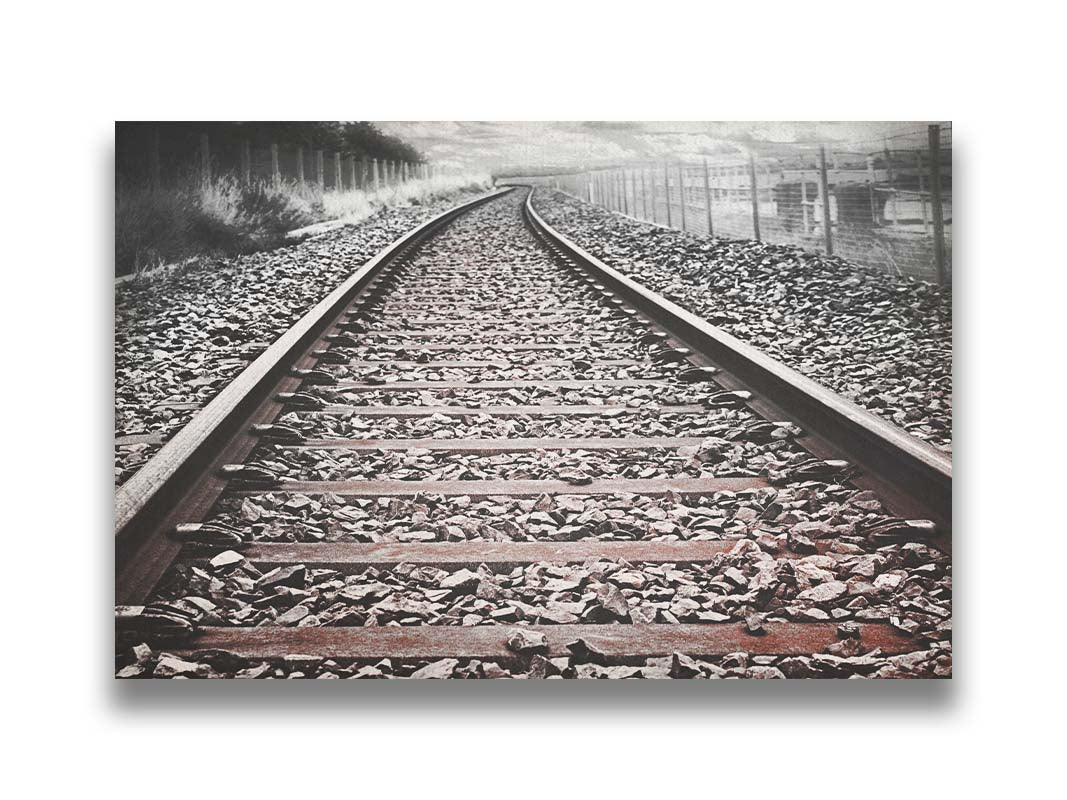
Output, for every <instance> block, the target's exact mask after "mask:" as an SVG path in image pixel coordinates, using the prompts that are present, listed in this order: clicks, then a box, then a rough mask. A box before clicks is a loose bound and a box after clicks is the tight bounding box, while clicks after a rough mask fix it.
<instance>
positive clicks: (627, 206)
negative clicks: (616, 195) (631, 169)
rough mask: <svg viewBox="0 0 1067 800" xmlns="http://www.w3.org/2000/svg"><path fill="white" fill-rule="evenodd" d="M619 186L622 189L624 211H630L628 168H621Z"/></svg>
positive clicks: (625, 212)
mask: <svg viewBox="0 0 1067 800" xmlns="http://www.w3.org/2000/svg"><path fill="white" fill-rule="evenodd" d="M619 188H620V189H622V213H623V214H627V215H628V214H629V213H630V197H629V195H627V194H626V168H625V167H623V168H622V169H620V170H619Z"/></svg>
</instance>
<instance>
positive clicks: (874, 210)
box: [867, 156, 878, 225]
mask: <svg viewBox="0 0 1067 800" xmlns="http://www.w3.org/2000/svg"><path fill="white" fill-rule="evenodd" d="M875 177H877V176H876V175H875V173H874V156H867V194H868V195H870V201H871V224H872V225H877V224H878V200H877V199H876V197H875V192H874V181H875Z"/></svg>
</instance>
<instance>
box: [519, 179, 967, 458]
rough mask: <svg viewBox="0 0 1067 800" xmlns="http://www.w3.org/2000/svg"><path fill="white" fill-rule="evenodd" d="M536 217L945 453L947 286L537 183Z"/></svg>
mask: <svg viewBox="0 0 1067 800" xmlns="http://www.w3.org/2000/svg"><path fill="white" fill-rule="evenodd" d="M534 206H535V208H536V209H537V212H538V213H539V214H540V215H541V216H542V217H543V218H544V219H545V221H546V222H547V223H548V224H550V225H552V226H553V227H554V228H556V230H558V231H559V232H560V233H562V234H564V235H565V236H567V237H568V238H570V239H571V240H572V241H574V242H575V243H576V244H578V245H580V246H581V247H583V248H584V249H586V250H588V251H589V252H590V253H592V254H593V255H594V256H596V257H597V258H600V259H602V260H603V261H604V262H605V263H606V264H608V265H609V266H611V267H614V268H615V269H618V270H619V271H621V272H623V273H625V274H626V275H628V276H630V277H632V278H634V279H635V280H637V281H639V282H640V283H642V284H644V285H645V286H648V287H649V288H650V289H653V290H655V291H657V292H659V293H661V294H662V295H664V296H665V297H667V298H668V299H669V300H672V301H674V302H676V303H678V304H679V305H681V306H683V307H685V308H687V309H688V310H690V311H692V312H693V313H695V314H698V315H700V316H702V317H704V318H705V319H707V320H708V321H709V322H711V323H712V324H714V325H717V326H719V327H721V328H723V329H724V330H726V331H727V332H729V333H731V334H733V335H734V336H737V337H738V338H739V339H741V340H743V341H745V342H748V343H749V344H752V345H753V346H755V347H758V348H760V349H761V350H763V351H764V352H766V353H767V354H768V355H770V356H772V357H774V358H777V359H779V360H780V361H782V362H784V363H785V364H787V365H789V366H790V367H793V368H794V369H796V370H798V371H799V372H801V373H803V374H805V375H807V376H808V377H810V378H812V379H814V380H816V381H819V382H820V383H822V384H823V385H825V386H827V387H829V388H830V389H832V390H834V391H835V392H837V393H839V394H841V395H843V396H845V397H847V398H849V399H850V400H852V401H854V402H856V403H857V404H859V405H861V406H864V407H866V408H867V409H869V410H870V411H872V412H873V413H875V414H878V415H879V416H882V417H885V418H886V419H888V420H890V421H892V422H894V423H896V424H897V425H900V426H902V427H903V428H904V429H905V430H907V431H908V432H909V433H911V434H912V435H914V436H916V437H918V438H920V439H923V440H925V441H928V442H930V443H931V444H933V445H935V446H937V447H939V448H941V449H942V450H945V451H951V449H952V296H951V291H950V290H948V289H946V290H944V291H942V290H940V289H938V288H937V287H936V286H933V285H931V284H928V283H923V282H921V281H916V280H913V279H910V278H894V277H891V276H888V275H886V274H884V273H880V272H876V271H873V270H869V269H865V268H862V267H858V266H856V265H853V264H851V263H849V262H847V261H844V260H843V259H840V258H828V257H826V256H823V255H818V254H814V253H806V252H804V251H801V250H799V249H797V248H795V247H788V246H781V245H772V244H766V243H761V242H756V241H750V240H732V239H720V238H713V239H709V238H707V237H704V236H697V235H692V234H687V233H683V232H681V231H675V230H668V229H665V228H661V227H658V226H655V225H649V224H646V223H643V222H639V221H637V220H634V219H631V218H628V217H624V216H621V215H619V214H613V213H611V212H609V211H605V210H604V209H601V208H597V207H595V206H592V205H589V204H588V203H584V202H581V201H579V200H576V199H575V198H573V197H570V196H568V195H565V194H562V193H560V192H553V191H549V190H544V189H539V190H537V191H536V193H535V196H534Z"/></svg>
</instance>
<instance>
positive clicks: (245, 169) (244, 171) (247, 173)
mask: <svg viewBox="0 0 1067 800" xmlns="http://www.w3.org/2000/svg"><path fill="white" fill-rule="evenodd" d="M241 180H242V181H244V182H245V183H251V182H252V145H251V144H249V142H248V140H247V139H245V140H243V141H242V142H241Z"/></svg>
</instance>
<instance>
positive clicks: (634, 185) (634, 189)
mask: <svg viewBox="0 0 1067 800" xmlns="http://www.w3.org/2000/svg"><path fill="white" fill-rule="evenodd" d="M630 194H631V195H633V198H634V208H633V215H634V216H635V217H636V216H637V172H636V170H635V171H634V172H631V173H630Z"/></svg>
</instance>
